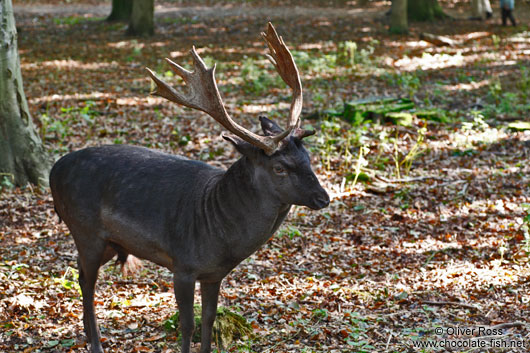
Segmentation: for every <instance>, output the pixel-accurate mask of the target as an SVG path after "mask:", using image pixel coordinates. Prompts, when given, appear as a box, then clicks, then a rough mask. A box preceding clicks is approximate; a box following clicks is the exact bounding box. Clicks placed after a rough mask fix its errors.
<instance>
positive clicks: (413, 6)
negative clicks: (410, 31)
mask: <svg viewBox="0 0 530 353" xmlns="http://www.w3.org/2000/svg"><path fill="white" fill-rule="evenodd" d="M407 13H408V18H409V20H412V21H433V20H435V19H440V18H445V17H447V15H446V14H445V13H444V12H443V10H442V7H441V6H440V4H439V3H438V0H408V4H407Z"/></svg>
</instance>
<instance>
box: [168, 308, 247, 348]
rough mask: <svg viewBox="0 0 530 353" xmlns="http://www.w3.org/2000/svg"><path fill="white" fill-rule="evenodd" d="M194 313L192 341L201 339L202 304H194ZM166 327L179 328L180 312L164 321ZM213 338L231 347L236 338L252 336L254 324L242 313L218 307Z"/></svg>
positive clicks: (218, 342)
mask: <svg viewBox="0 0 530 353" xmlns="http://www.w3.org/2000/svg"><path fill="white" fill-rule="evenodd" d="M193 313H194V317H195V331H194V333H193V337H192V341H193V342H200V341H201V328H202V327H201V306H200V305H194V306H193ZM164 328H165V329H166V330H168V331H174V330H179V312H178V311H177V312H176V313H175V315H172V316H171V317H170V318H169V319H167V320H166V321H165V322H164ZM212 331H213V332H212V340H213V342H214V343H215V345H216V346H217V347H219V348H221V349H224V348H226V347H229V346H230V345H231V344H232V343H233V342H234V341H235V340H237V339H239V338H242V337H245V336H251V335H252V333H253V330H252V326H251V325H250V323H248V321H247V320H246V319H245V318H244V317H243V316H241V315H239V314H236V313H235V312H233V311H231V310H229V309H228V308H226V307H222V306H220V307H218V308H217V316H216V318H215V322H214V324H213V330H212Z"/></svg>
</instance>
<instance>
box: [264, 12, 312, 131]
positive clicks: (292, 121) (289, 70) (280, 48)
mask: <svg viewBox="0 0 530 353" xmlns="http://www.w3.org/2000/svg"><path fill="white" fill-rule="evenodd" d="M261 35H262V36H263V39H265V43H267V46H268V47H269V50H270V54H268V55H267V57H268V58H269V60H270V61H271V63H272V64H273V65H274V67H276V70H277V71H278V73H279V74H280V76H281V77H282V80H283V81H284V82H285V83H286V84H287V86H289V87H291V89H292V90H293V101H292V102H291V110H290V111H289V129H290V130H293V129H295V128H297V127H298V125H299V124H300V113H301V112H302V102H303V95H302V83H301V82H300V74H299V73H298V68H297V67H296V64H295V62H294V59H293V56H292V55H291V52H290V51H289V49H288V48H287V46H286V45H285V43H284V41H283V38H282V37H280V36H278V33H276V30H275V29H274V26H273V25H272V23H270V22H269V23H268V25H267V32H266V33H265V32H262V33H261Z"/></svg>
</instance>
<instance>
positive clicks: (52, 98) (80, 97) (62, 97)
mask: <svg viewBox="0 0 530 353" xmlns="http://www.w3.org/2000/svg"><path fill="white" fill-rule="evenodd" d="M105 98H115V94H113V93H103V92H92V93H75V94H52V95H49V96H40V97H37V98H29V99H28V101H29V102H30V103H31V104H42V103H49V102H60V101H68V100H77V101H84V100H94V99H105Z"/></svg>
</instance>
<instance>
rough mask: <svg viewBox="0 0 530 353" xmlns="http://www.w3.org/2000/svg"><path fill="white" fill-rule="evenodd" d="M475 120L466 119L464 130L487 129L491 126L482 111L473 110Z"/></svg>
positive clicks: (463, 125) (463, 124)
mask: <svg viewBox="0 0 530 353" xmlns="http://www.w3.org/2000/svg"><path fill="white" fill-rule="evenodd" d="M471 116H472V117H473V121H466V122H463V123H462V130H464V131H485V130H486V129H488V128H489V125H488V123H486V122H485V121H484V115H482V113H481V112H480V111H477V110H473V111H471Z"/></svg>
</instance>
